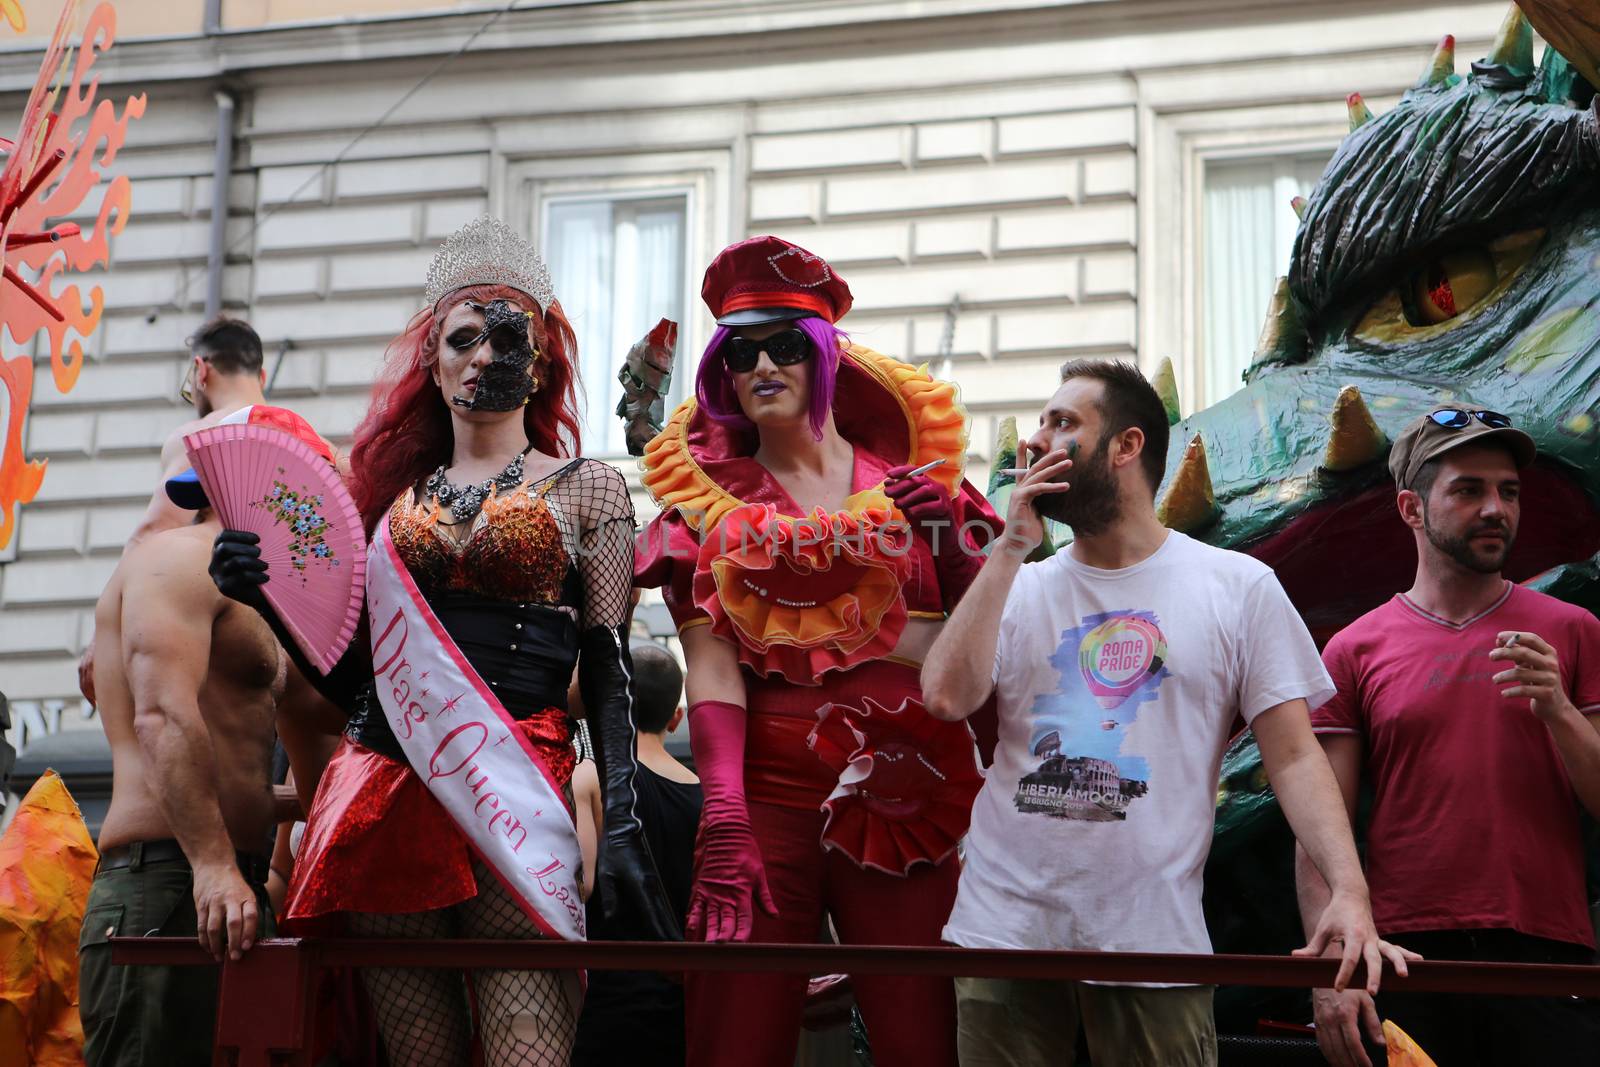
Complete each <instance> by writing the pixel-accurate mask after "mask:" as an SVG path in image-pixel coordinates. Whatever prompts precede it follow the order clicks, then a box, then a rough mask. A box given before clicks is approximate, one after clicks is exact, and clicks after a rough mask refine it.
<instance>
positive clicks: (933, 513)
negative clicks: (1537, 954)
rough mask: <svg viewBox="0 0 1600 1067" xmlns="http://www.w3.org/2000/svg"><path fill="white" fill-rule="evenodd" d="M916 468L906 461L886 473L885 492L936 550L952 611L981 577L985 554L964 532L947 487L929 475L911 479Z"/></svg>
mask: <svg viewBox="0 0 1600 1067" xmlns="http://www.w3.org/2000/svg"><path fill="white" fill-rule="evenodd" d="M915 469H916V468H915V467H913V466H911V465H910V464H906V465H903V466H899V467H894V468H892V469H891V470H889V471H888V472H887V473H886V474H885V475H884V482H883V493H884V495H885V496H887V497H888V498H889V499H890V500H892V501H894V505H895V507H897V508H899V509H900V513H901V514H902V515H904V516H905V517H906V521H907V522H909V523H910V524H911V529H912V530H913V531H914V532H915V533H916V535H917V536H918V537H920V538H922V540H923V541H924V542H925V543H926V544H927V546H928V549H929V551H930V552H932V553H933V565H934V569H935V570H936V571H937V572H938V575H939V597H940V599H941V600H942V601H943V603H944V609H945V610H946V611H951V610H953V609H954V608H955V606H956V603H957V601H959V600H960V599H961V597H962V595H963V594H964V593H966V591H967V587H968V586H970V585H971V584H972V582H973V579H975V578H977V577H978V570H979V568H981V567H982V566H983V554H982V553H981V552H979V551H978V550H977V548H975V547H974V546H973V544H972V539H971V538H969V537H968V536H967V535H966V534H965V533H963V532H962V530H961V524H960V522H958V521H957V518H956V509H955V504H954V502H953V501H952V500H951V499H950V494H949V493H948V492H946V491H945V488H944V486H942V485H940V484H939V483H938V482H936V481H934V480H933V479H932V478H930V477H928V476H927V475H926V474H919V475H917V476H916V477H915V478H907V477H906V474H907V473H909V472H911V471H913V470H915Z"/></svg>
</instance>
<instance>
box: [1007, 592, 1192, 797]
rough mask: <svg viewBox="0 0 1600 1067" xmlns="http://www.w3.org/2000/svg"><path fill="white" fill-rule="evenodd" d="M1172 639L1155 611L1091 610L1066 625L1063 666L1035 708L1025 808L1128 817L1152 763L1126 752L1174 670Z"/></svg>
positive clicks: (1058, 660)
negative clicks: (1132, 731)
mask: <svg viewBox="0 0 1600 1067" xmlns="http://www.w3.org/2000/svg"><path fill="white" fill-rule="evenodd" d="M1166 663H1167V639H1166V635H1164V634H1163V633H1162V632H1161V623H1160V620H1159V619H1157V618H1156V615H1155V613H1154V612H1149V611H1119V612H1106V613H1104V614H1098V615H1090V616H1088V617H1087V618H1085V619H1084V620H1083V621H1082V623H1081V625H1079V626H1076V627H1073V628H1072V629H1069V630H1066V631H1065V632H1063V633H1062V635H1061V643H1060V644H1059V645H1057V647H1056V650H1055V652H1054V653H1053V654H1052V655H1051V657H1050V664H1051V666H1053V667H1055V668H1056V670H1057V671H1059V672H1060V676H1061V681H1060V683H1059V684H1058V685H1057V686H1056V688H1055V689H1054V690H1051V691H1050V692H1046V693H1041V694H1040V695H1039V696H1038V697H1037V698H1036V699H1035V700H1034V704H1033V707H1032V708H1031V709H1030V714H1031V716H1032V719H1033V755H1034V757H1035V758H1037V759H1038V760H1039V764H1038V767H1037V768H1036V769H1035V770H1033V771H1032V772H1031V773H1029V774H1026V775H1024V776H1023V777H1022V780H1021V782H1020V783H1019V784H1018V787H1017V795H1016V797H1015V798H1014V800H1013V803H1014V804H1015V805H1016V809H1017V810H1018V811H1020V812H1024V813H1031V814H1038V815H1049V816H1053V817H1055V818H1060V819H1084V820H1088V821H1093V822H1114V821H1121V820H1123V819H1126V818H1127V817H1128V808H1129V806H1130V805H1132V804H1133V803H1135V802H1136V801H1137V800H1138V798H1140V797H1142V796H1144V795H1145V794H1146V793H1147V792H1149V790H1150V764H1149V762H1148V761H1147V760H1146V759H1145V758H1144V757H1143V756H1142V755H1141V754H1139V753H1136V752H1129V751H1125V747H1126V742H1127V738H1128V729H1129V728H1130V727H1131V726H1132V725H1133V723H1134V721H1135V719H1136V718H1137V716H1138V713H1139V708H1140V706H1141V705H1143V704H1145V703H1147V702H1148V701H1151V700H1154V699H1155V698H1156V692H1157V690H1158V689H1160V687H1161V683H1162V681H1164V680H1165V679H1166V678H1167V677H1168V672H1167V667H1166Z"/></svg>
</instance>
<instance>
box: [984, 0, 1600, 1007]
mask: <svg viewBox="0 0 1600 1067" xmlns="http://www.w3.org/2000/svg"><path fill="white" fill-rule="evenodd" d="M1522 6H1523V9H1525V10H1526V14H1525V13H1524V10H1519V9H1518V8H1515V7H1513V8H1512V10H1511V12H1510V14H1509V15H1508V17H1507V19H1506V21H1505V24H1504V25H1503V26H1502V28H1501V30H1500V32H1499V34H1498V36H1497V38H1496V40H1495V42H1494V45H1493V47H1492V48H1491V50H1490V52H1489V54H1488V56H1486V57H1485V58H1484V59H1482V60H1480V61H1478V62H1476V63H1473V64H1472V65H1471V68H1470V72H1469V73H1466V74H1464V75H1463V74H1458V73H1457V72H1456V70H1455V54H1454V51H1455V42H1454V40H1453V39H1452V38H1450V37H1446V38H1445V39H1444V40H1443V41H1442V42H1441V43H1440V45H1439V47H1438V49H1437V50H1436V51H1435V52H1434V54H1433V56H1432V58H1431V59H1430V60H1429V61H1428V63H1427V65H1426V66H1425V68H1424V70H1423V73H1422V77H1421V79H1420V80H1419V81H1418V82H1417V84H1416V85H1415V87H1413V88H1412V89H1411V90H1410V91H1409V92H1407V93H1406V94H1405V96H1404V97H1403V98H1402V99H1401V101H1400V103H1399V105H1398V106H1396V107H1395V108H1394V109H1393V110H1392V111H1390V112H1388V113H1386V114H1383V115H1379V116H1374V115H1373V114H1372V113H1371V111H1369V110H1368V108H1367V107H1366V105H1365V104H1364V103H1363V102H1362V100H1361V98H1360V97H1359V96H1358V95H1353V96H1351V97H1350V98H1349V110H1350V134H1349V136H1348V137H1347V138H1346V139H1345V141H1344V143H1343V144H1342V145H1341V146H1340V148H1339V150H1338V151H1337V153H1336V154H1335V155H1334V157H1333V159H1332V161H1331V162H1330V163H1329V165H1328V168H1327V170H1326V171H1325V172H1324V174H1323V176H1322V179H1321V181H1320V182H1319V184H1318V185H1317V187H1316V189H1315V190H1314V191H1313V192H1312V194H1311V196H1310V197H1309V198H1307V200H1306V201H1305V202H1304V203H1301V202H1298V201H1297V202H1296V205H1295V206H1296V208H1297V210H1298V211H1299V212H1300V215H1301V225H1300V229H1299V232H1298V234H1297V236H1296V239H1295V243H1294V250H1293V255H1292V258H1291V262H1290V268H1289V275H1288V277H1287V278H1284V279H1281V280H1280V281H1279V283H1278V286H1277V291H1276V293H1275V294H1274V297H1273V300H1272V304H1271V308H1270V311H1269V313H1268V317H1267V322H1266V325H1265V328H1264V330H1263V333H1262V337H1261V341H1260V343H1259V345H1258V347H1257V351H1256V353H1255V358H1254V361H1253V362H1252V364H1251V366H1250V368H1249V369H1248V370H1247V371H1246V372H1245V376H1244V380H1245V385H1244V388H1243V389H1241V390H1240V391H1238V392H1237V393H1235V394H1233V395H1232V396H1230V397H1228V398H1227V399H1225V400H1223V401H1221V402H1220V403H1218V404H1216V405H1214V406H1212V407H1209V408H1206V409H1205V410H1203V411H1199V412H1196V413H1195V414H1193V415H1191V416H1190V417H1188V418H1186V419H1179V418H1178V417H1177V416H1178V404H1177V397H1176V393H1175V390H1174V389H1173V388H1172V377H1171V370H1170V366H1167V367H1163V369H1162V372H1161V373H1159V374H1158V378H1157V385H1158V388H1159V389H1161V391H1162V392H1163V396H1164V398H1165V399H1166V400H1167V401H1168V409H1169V412H1170V414H1171V417H1172V420H1173V427H1172V432H1173V440H1172V451H1171V454H1170V455H1169V458H1168V478H1167V482H1166V484H1165V485H1164V486H1163V488H1162V492H1161V494H1160V495H1159V497H1158V500H1159V512H1160V514H1161V516H1162V519H1163V521H1164V522H1166V523H1167V524H1168V525H1169V526H1172V527H1173V528H1175V529H1180V530H1183V531H1185V532H1186V533H1189V534H1190V535H1191V536H1194V537H1197V538H1200V539H1202V540H1204V541H1207V542H1209V543H1211V544H1214V545H1220V546H1223V547H1226V548H1233V549H1238V550H1241V551H1244V552H1248V553H1250V554H1251V555H1253V556H1256V557H1257V558H1259V559H1261V560H1263V561H1264V562H1266V563H1268V564H1270V565H1271V566H1272V567H1273V568H1274V570H1275V571H1276V572H1277V574H1278V577H1279V579H1280V580H1281V581H1282V583H1283V586H1284V588H1285V590H1286V591H1287V592H1288V594H1289V596H1290V598H1291V599H1292V600H1293V601H1294V603H1295V605H1296V606H1297V607H1298V608H1299V609H1300V611H1301V613H1302V615H1303V617H1304V618H1305V620H1306V623H1307V625H1308V626H1309V627H1310V628H1311V630H1312V633H1313V634H1314V635H1315V636H1316V638H1317V639H1318V642H1319V643H1321V642H1325V641H1326V640H1327V639H1328V638H1329V637H1330V636H1332V634H1333V633H1334V632H1336V631H1337V630H1338V629H1340V628H1341V627H1343V626H1344V625H1346V624H1347V623H1349V622H1351V621H1352V620H1354V619H1355V618H1356V617H1357V616H1358V615H1360V614H1362V613H1364V612H1366V611H1367V610H1369V609H1371V608H1373V607H1376V606H1377V605H1378V604H1380V603H1382V602H1383V601H1384V600H1386V599H1388V598H1389V597H1390V596H1392V595H1393V594H1394V593H1396V592H1399V591H1401V590H1404V589H1406V588H1408V587H1409V586H1410V584H1411V581H1412V577H1413V573H1414V570H1415V567H1416V554H1415V551H1414V548H1413V545H1412V538H1411V533H1410V531H1409V530H1408V529H1407V528H1406V527H1405V526H1404V524H1403V523H1402V522H1401V521H1400V518H1399V516H1398V514H1397V513H1396V510H1395V504H1394V494H1395V488H1394V484H1393V482H1392V481H1391V480H1390V477H1389V474H1388V470H1387V466H1386V459H1387V457H1388V452H1389V441H1390V438H1391V437H1392V436H1393V435H1394V434H1395V433H1396V432H1398V430H1399V429H1400V427H1401V426H1403V425H1404V424H1405V423H1406V422H1407V421H1408V420H1410V419H1411V418H1413V417H1415V416H1416V415H1418V414H1420V413H1423V412H1426V411H1430V410H1432V409H1434V408H1436V407H1440V406H1446V405H1449V406H1460V407H1469V408H1489V409H1492V410H1495V411H1500V412H1504V413H1505V414H1507V415H1509V416H1510V417H1511V418H1512V420H1513V421H1514V422H1515V423H1516V424H1517V425H1518V426H1520V427H1522V428H1523V429H1525V430H1527V431H1528V432H1529V433H1531V434H1532V435H1533V437H1534V438H1535V440H1536V441H1537V442H1538V445H1539V451H1540V459H1539V461H1538V463H1537V464H1536V466H1535V467H1534V468H1532V469H1531V470H1529V471H1527V472H1526V473H1525V476H1524V490H1523V493H1524V495H1523V500H1524V506H1523V511H1522V526H1521V531H1520V533H1519V536H1518V540H1517V544H1516V547H1515V549H1514V551H1513V552H1512V554H1511V557H1510V559H1509V561H1508V564H1507V568H1506V573H1507V576H1508V577H1510V578H1512V579H1513V580H1516V581H1520V582H1526V583H1528V584H1530V585H1532V586H1534V587H1535V588H1539V589H1542V590H1544V591H1546V592H1549V593H1551V594H1553V595H1555V596H1558V597H1561V598H1562V599H1564V600H1569V601H1572V602H1574V603H1578V604H1582V605H1584V606H1585V607H1588V608H1590V609H1591V610H1594V609H1596V608H1600V558H1597V556H1596V553H1597V552H1600V196H1597V195H1596V194H1597V191H1600V182H1597V178H1600V103H1597V101H1596V96H1595V88H1594V86H1595V84H1597V83H1600V71H1597V70H1596V64H1595V56H1596V54H1597V52H1600V48H1597V47H1596V46H1597V44H1600V24H1597V23H1596V20H1595V16H1594V15H1593V14H1579V13H1577V12H1578V11H1579V8H1578V7H1577V6H1575V5H1574V4H1572V3H1570V0H1527V2H1524V4H1523V5H1522ZM1530 17H1531V18H1533V19H1534V20H1535V22H1536V23H1537V24H1538V26H1539V29H1540V31H1541V33H1542V34H1543V35H1544V36H1545V38H1546V40H1547V41H1549V42H1551V44H1550V46H1549V47H1547V48H1546V49H1545V51H1544V56H1543V59H1542V62H1541V63H1540V64H1538V65H1537V66H1536V65H1535V63H1534V34H1533V27H1532V26H1531V25H1530V23H1529V21H1528V19H1529V18H1530ZM1014 433H1015V431H1014V429H1013V430H1012V431H1011V436H1010V437H1009V439H1007V440H1003V441H1002V445H1003V446H1005V445H1009V446H1010V452H1011V455H1009V456H1008V455H1002V456H1000V457H999V460H998V462H997V464H996V467H997V469H1000V468H1004V467H1009V466H1012V465H1013V462H1012V461H1013V458H1014V454H1015V436H1014ZM991 494H992V495H993V496H995V497H996V498H1003V497H1004V496H1006V495H1008V493H1007V487H1005V486H1002V485H999V484H998V480H996V481H995V482H992V483H991ZM996 503H997V506H1001V507H1003V505H1004V503H1005V501H1004V499H997V500H996ZM1292 852H1293V850H1292V838H1291V837H1290V835H1289V832H1288V829H1287V826H1286V825H1285V824H1284V822H1283V819H1282V816H1281V814H1280V813H1279V812H1278V810H1277V806H1276V804H1275V802H1274V800H1273V798H1272V794H1271V791H1270V789H1269V788H1268V787H1267V784H1266V776H1265V774H1264V772H1263V770H1262V768H1261V764H1260V760H1259V757H1258V755H1257V753H1256V749H1255V746H1254V743H1253V741H1252V740H1251V739H1250V737H1249V735H1248V734H1245V735H1242V736H1240V737H1239V738H1238V739H1237V740H1236V741H1235V743H1234V744H1233V746H1231V747H1230V749H1229V751H1228V753H1227V756H1226V758H1225V761H1224V764H1223V782H1222V787H1221V791H1220V795H1219V798H1218V809H1217V826H1216V838H1215V843H1214V846H1213V850H1212V854H1211V862H1210V864H1209V866H1208V869H1207V872H1206V886H1207V898H1206V899H1207V917H1208V921H1209V922H1210V924H1211V927H1212V936H1213V940H1214V941H1215V943H1216V946H1217V949H1218V950H1219V951H1233V952H1271V953H1281V952H1285V951H1287V950H1288V949H1290V948H1292V947H1295V946H1297V945H1299V944H1301V943H1302V942H1303V938H1302V937H1301V931H1300V929H1299V927H1298V923H1297V921H1296V912H1295V905H1294V894H1293V876H1292ZM1591 854H1592V855H1595V854H1600V850H1594V849H1592V850H1591ZM1286 996H1287V995H1285V994H1272V993H1268V992H1265V991H1255V990H1225V991H1223V994H1222V995H1220V996H1219V998H1218V1004H1217V1006H1218V1022H1219V1027H1220V1028H1221V1029H1223V1030H1231V1031H1234V1032H1238V1031H1241V1030H1248V1029H1250V1028H1251V1026H1252V1025H1253V1023H1254V1020H1255V1019H1256V1018H1259V1017H1260V1016H1262V1015H1266V1014H1273V1015H1278V1016H1279V1017H1282V1016H1283V1015H1285V1014H1296V1011H1295V1006H1294V1005H1293V1004H1289V1003H1286V1000H1285V997H1286ZM1301 996H1302V997H1303V994H1301ZM1291 999H1292V998H1291ZM1302 1014H1304V1013H1303V1012H1302Z"/></svg>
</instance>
